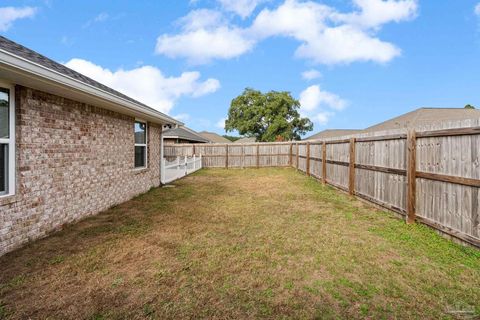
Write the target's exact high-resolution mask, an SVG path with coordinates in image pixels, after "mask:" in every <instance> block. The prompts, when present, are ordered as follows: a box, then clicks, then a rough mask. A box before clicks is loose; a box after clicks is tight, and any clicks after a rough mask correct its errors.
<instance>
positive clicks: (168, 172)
mask: <svg viewBox="0 0 480 320" xmlns="http://www.w3.org/2000/svg"><path fill="white" fill-rule="evenodd" d="M161 168H162V174H161V176H162V184H166V183H169V182H172V181H174V180H177V179H180V178H182V177H184V176H186V175H189V174H191V173H193V172H195V171H197V170H200V169H201V168H202V156H201V155H200V156H199V157H197V156H196V155H193V156H192V157H187V156H184V157H176V158H175V160H173V161H168V160H167V159H165V158H163V159H162V165H161Z"/></svg>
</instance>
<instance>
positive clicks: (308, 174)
mask: <svg viewBox="0 0 480 320" xmlns="http://www.w3.org/2000/svg"><path fill="white" fill-rule="evenodd" d="M306 148H307V164H306V169H305V172H306V174H307V176H310V142H308V141H307V145H306Z"/></svg>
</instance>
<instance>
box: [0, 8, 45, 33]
mask: <svg viewBox="0 0 480 320" xmlns="http://www.w3.org/2000/svg"><path fill="white" fill-rule="evenodd" d="M36 12H37V9H36V8H33V7H22V8H16V7H3V8H0V31H2V32H4V31H7V30H8V29H10V28H11V27H12V25H13V23H14V22H15V20H18V19H24V18H31V17H33V16H34V15H35V13H36Z"/></svg>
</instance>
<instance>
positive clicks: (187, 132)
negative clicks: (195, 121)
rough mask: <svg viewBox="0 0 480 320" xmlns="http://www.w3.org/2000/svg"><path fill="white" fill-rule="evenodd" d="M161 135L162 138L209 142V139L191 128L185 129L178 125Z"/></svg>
mask: <svg viewBox="0 0 480 320" xmlns="http://www.w3.org/2000/svg"><path fill="white" fill-rule="evenodd" d="M163 137H164V138H180V139H183V140H189V141H194V142H204V143H208V142H210V141H209V140H207V139H205V138H204V137H202V136H200V135H199V134H197V133H196V132H195V131H193V130H192V129H185V128H184V127H178V128H173V129H169V130H167V131H164V132H163Z"/></svg>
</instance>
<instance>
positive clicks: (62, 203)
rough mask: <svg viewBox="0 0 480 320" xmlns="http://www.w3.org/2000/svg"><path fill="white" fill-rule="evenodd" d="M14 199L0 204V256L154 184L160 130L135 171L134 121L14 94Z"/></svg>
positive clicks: (26, 92) (152, 130) (30, 93)
mask: <svg viewBox="0 0 480 320" xmlns="http://www.w3.org/2000/svg"><path fill="white" fill-rule="evenodd" d="M15 99H16V119H17V125H16V134H17V137H16V140H17V185H16V189H17V193H16V195H15V196H12V197H7V198H0V255H1V254H4V253H6V252H8V251H11V250H13V249H15V248H17V247H20V246H21V245H22V244H24V243H26V242H28V241H30V240H33V239H37V238H40V237H43V236H45V235H47V234H48V233H50V232H52V231H54V230H56V229H58V228H59V227H61V226H62V225H64V224H66V223H71V222H73V221H76V220H79V219H82V218H84V217H86V216H89V215H93V214H96V213H98V212H100V211H102V210H105V209H107V208H109V207H111V206H113V205H115V204H119V203H121V202H124V201H126V200H129V199H131V198H132V197H134V196H136V195H138V194H141V193H143V192H146V191H148V190H149V189H150V188H152V187H155V186H158V185H159V184H160V135H161V126H159V125H155V124H152V123H149V125H148V131H147V132H148V168H147V169H144V170H135V169H134V133H133V126H134V120H135V119H134V118H133V117H130V116H126V115H122V114H119V113H115V112H112V111H108V110H105V109H101V108H98V107H93V106H89V105H86V104H84V103H79V102H75V101H72V100H68V99H65V98H61V97H58V96H54V95H51V94H47V93H43V92H39V91H36V90H33V89H29V88H25V87H20V86H17V88H16V98H15Z"/></svg>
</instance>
